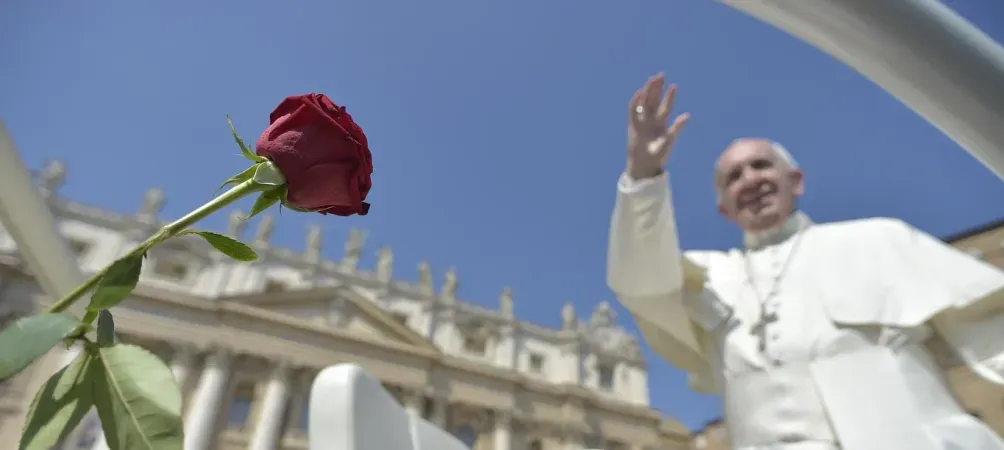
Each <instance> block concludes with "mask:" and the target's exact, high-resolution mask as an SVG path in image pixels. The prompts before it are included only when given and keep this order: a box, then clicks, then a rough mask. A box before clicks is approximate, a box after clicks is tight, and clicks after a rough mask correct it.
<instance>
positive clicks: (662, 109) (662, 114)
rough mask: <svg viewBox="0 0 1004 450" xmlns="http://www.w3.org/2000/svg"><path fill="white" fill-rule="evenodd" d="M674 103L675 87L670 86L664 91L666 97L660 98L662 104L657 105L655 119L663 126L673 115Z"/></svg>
mask: <svg viewBox="0 0 1004 450" xmlns="http://www.w3.org/2000/svg"><path fill="white" fill-rule="evenodd" d="M674 101H676V85H675V84H671V85H669V89H667V90H666V95H665V96H664V97H663V98H662V103H659V111H658V112H657V114H658V115H657V117H658V118H659V121H660V122H662V123H663V124H664V126H665V124H668V123H669V116H670V115H671V114H673V102H674Z"/></svg>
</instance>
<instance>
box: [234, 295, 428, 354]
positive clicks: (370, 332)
mask: <svg viewBox="0 0 1004 450" xmlns="http://www.w3.org/2000/svg"><path fill="white" fill-rule="evenodd" d="M224 300H227V301H232V302H238V303H243V304H246V305H248V306H254V307H257V308H262V309H267V310H269V311H273V312H278V313H282V314H285V315H288V316H292V317H296V318H299V319H302V320H304V321H305V322H309V323H312V324H315V325H324V326H330V327H332V328H334V329H337V330H340V331H344V332H347V333H350V334H352V335H354V336H357V337H362V338H364V339H365V338H372V339H374V340H381V341H392V342H396V343H399V344H406V345H412V346H416V347H419V348H424V349H428V350H435V349H436V347H435V346H434V345H433V344H432V342H430V341H429V340H428V339H426V338H425V337H424V336H422V335H421V334H419V333H418V332H416V331H414V330H412V329H411V328H410V327H408V326H407V325H405V324H404V323H402V322H401V321H400V320H398V319H397V318H396V317H394V316H393V315H392V314H391V313H389V312H387V311H385V310H384V309H383V308H381V307H380V306H378V305H376V304H374V303H373V302H372V301H370V300H368V299H367V298H365V297H364V296H363V295H362V294H359V293H357V292H354V291H353V290H352V289H350V288H347V287H321V288H313V289H302V290H299V289H298V290H290V291H284V292H272V293H262V294H252V295H240V296H233V297H227V298H225V299H224Z"/></svg>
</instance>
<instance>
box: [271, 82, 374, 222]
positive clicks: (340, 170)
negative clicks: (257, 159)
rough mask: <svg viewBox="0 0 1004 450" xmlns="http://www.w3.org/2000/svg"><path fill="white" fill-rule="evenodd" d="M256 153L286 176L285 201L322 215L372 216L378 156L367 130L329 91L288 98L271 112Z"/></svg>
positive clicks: (297, 207) (290, 204) (295, 206)
mask: <svg viewBox="0 0 1004 450" xmlns="http://www.w3.org/2000/svg"><path fill="white" fill-rule="evenodd" d="M269 120H270V121H271V124H270V125H269V127H268V129H266V130H265V132H264V133H262V135H261V137H260V138H258V145H257V149H256V151H255V152H256V153H257V154H258V155H259V156H262V157H264V158H267V159H268V160H270V161H272V163H273V164H275V165H276V167H278V168H279V171H280V172H282V174H283V176H285V177H286V186H287V189H288V190H287V194H286V199H285V202H284V203H285V204H286V205H287V206H289V207H292V208H294V209H298V210H306V211H316V212H320V213H322V214H335V215H338V216H351V215H353V214H359V215H366V213H367V212H369V208H370V205H369V203H366V202H365V201H363V200H365V199H366V194H368V193H369V191H370V187H372V181H371V180H370V175H371V174H372V173H373V157H372V155H371V154H370V150H369V144H368V142H367V141H366V134H364V133H363V129H362V128H360V127H359V125H356V123H355V122H354V121H353V120H352V116H350V115H349V113H347V112H345V108H344V107H342V106H338V105H336V104H335V103H334V102H332V101H331V100H330V99H329V98H328V97H327V96H325V95H323V94H307V95H297V96H292V97H287V98H286V99H285V100H283V101H282V103H280V104H279V106H278V107H276V108H275V111H272V114H271V115H270V116H269Z"/></svg>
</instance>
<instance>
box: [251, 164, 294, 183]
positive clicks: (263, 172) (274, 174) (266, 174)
mask: <svg viewBox="0 0 1004 450" xmlns="http://www.w3.org/2000/svg"><path fill="white" fill-rule="evenodd" d="M251 179H252V180H254V182H255V184H258V185H260V186H265V187H271V186H283V185H285V184H286V177H285V176H283V174H282V172H281V171H280V170H279V168H278V167H276V166H275V164H273V163H272V161H265V162H263V163H259V164H255V171H254V177H252V178H251Z"/></svg>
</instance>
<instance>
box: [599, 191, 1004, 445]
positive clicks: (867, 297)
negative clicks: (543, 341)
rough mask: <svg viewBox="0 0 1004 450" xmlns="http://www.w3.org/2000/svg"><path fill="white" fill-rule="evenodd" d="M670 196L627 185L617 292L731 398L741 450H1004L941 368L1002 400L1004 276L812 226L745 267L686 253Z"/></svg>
mask: <svg viewBox="0 0 1004 450" xmlns="http://www.w3.org/2000/svg"><path fill="white" fill-rule="evenodd" d="M668 185H669V181H668V175H666V174H663V175H662V176H660V177H657V178H653V179H648V180H641V181H634V180H632V179H630V178H629V177H627V176H626V175H624V176H622V177H621V179H620V181H619V183H618V191H619V193H618V198H617V205H616V208H615V211H614V215H613V219H612V224H611V232H610V249H609V252H610V253H609V262H608V264H609V266H608V282H609V284H610V286H611V288H612V289H613V290H614V292H615V293H616V294H617V297H618V299H619V300H620V302H621V303H622V304H623V305H624V306H625V307H626V308H627V309H628V310H630V311H631V313H632V314H633V315H634V317H635V319H636V320H637V322H638V326H639V328H640V329H641V331H642V333H643V334H644V336H645V339H646V340H647V341H648V343H649V345H650V346H651V347H652V348H653V349H654V350H655V351H656V352H657V353H659V354H660V355H661V356H663V357H664V358H666V359H667V360H669V361H670V363H672V364H673V365H675V366H677V367H678V368H680V369H682V370H684V371H686V372H688V373H689V374H690V378H691V382H692V385H693V386H694V387H695V388H696V389H699V390H702V391H706V392H717V393H720V394H722V396H723V399H724V405H725V406H724V408H725V421H726V424H727V425H728V428H729V433H730V436H731V439H732V442H733V446H734V447H735V448H737V449H753V450H775V449H777V450H780V449H784V450H830V449H837V448H840V449H842V450H948V449H958V450H1004V442H1002V440H1001V438H1000V437H998V436H997V435H996V434H995V433H994V432H993V431H992V430H990V429H989V428H988V427H987V426H986V425H985V424H983V423H982V422H980V421H979V420H977V419H975V418H973V417H971V416H970V415H969V414H968V413H967V411H965V409H964V408H963V407H962V406H961V405H960V404H959V402H958V400H957V399H956V398H955V396H954V395H953V393H952V391H951V389H950V388H949V385H948V383H947V381H946V378H945V374H944V369H945V367H946V363H945V361H944V360H943V353H951V354H952V356H953V357H955V358H957V361H961V363H964V364H966V365H968V366H969V367H970V368H972V369H973V370H974V371H975V372H976V373H977V374H979V375H980V376H981V377H983V378H986V379H988V380H990V381H992V382H994V383H997V384H999V385H1001V386H1004V311H1002V309H1004V272H1001V271H999V270H998V269H996V268H995V267H993V266H991V265H989V264H986V263H983V262H981V261H979V260H977V259H975V258H973V257H971V256H969V255H966V254H964V253H962V252H959V251H957V250H956V249H954V248H952V247H950V246H948V245H945V244H944V243H942V242H941V241H939V240H937V239H935V238H933V237H931V236H929V235H927V234H924V233H922V232H920V231H918V230H916V229H914V228H913V227H911V226H909V225H907V224H906V223H904V222H902V221H899V220H896V219H865V220H856V221H848V222H838V223H828V224H813V223H812V222H811V221H810V220H809V219H808V217H806V216H805V215H804V214H802V213H800V212H799V213H795V214H794V215H792V216H791V218H790V219H789V220H788V221H787V222H786V223H785V224H784V225H783V226H781V227H779V228H778V229H776V230H772V231H770V232H767V233H762V234H761V235H759V236H753V235H747V236H746V247H747V249H746V250H745V251H744V250H738V249H734V250H730V251H727V252H721V251H686V252H683V251H681V250H680V245H679V239H678V236H677V231H676V220H675V218H674V215H673V207H672V200H671V194H670V191H669V186H668ZM761 323H764V324H765V325H764V326H763V327H757V325H758V324H761ZM762 342H763V343H764V344H765V345H761V343H762ZM938 344H940V346H941V347H942V348H943V349H950V350H951V351H950V352H938V351H934V350H932V349H937V348H938V347H939V345H938ZM1002 389H1004V387H1002Z"/></svg>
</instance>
